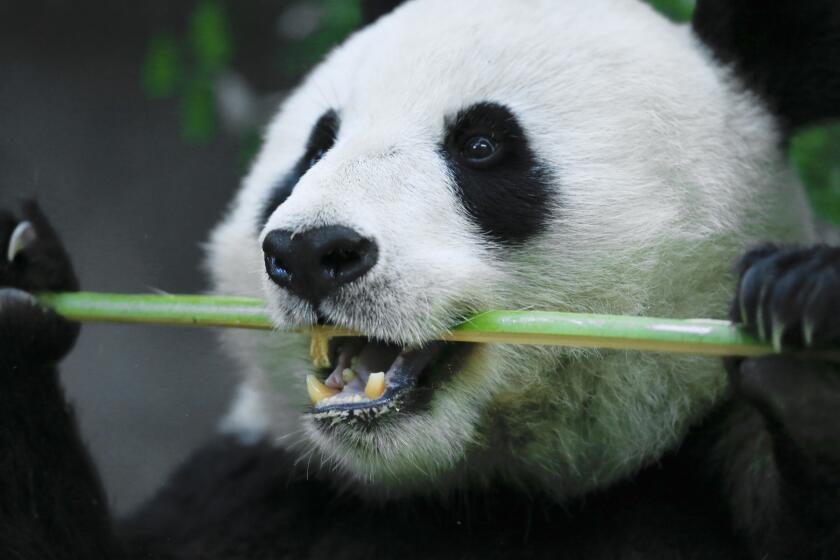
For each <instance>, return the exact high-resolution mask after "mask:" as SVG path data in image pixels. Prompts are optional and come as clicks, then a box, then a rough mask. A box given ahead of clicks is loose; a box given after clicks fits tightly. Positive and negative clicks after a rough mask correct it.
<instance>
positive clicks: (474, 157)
mask: <svg viewBox="0 0 840 560" xmlns="http://www.w3.org/2000/svg"><path fill="white" fill-rule="evenodd" d="M501 155H502V146H501V145H500V144H499V143H498V142H497V141H496V140H495V139H493V137H492V136H490V135H488V134H473V135H470V136H468V137H467V139H466V140H465V141H464V143H463V144H462V145H461V156H462V157H463V158H464V160H465V161H466V163H468V164H469V165H471V166H473V167H479V168H484V167H489V166H490V165H492V164H494V163H496V162H497V161H499V159H500V158H501Z"/></svg>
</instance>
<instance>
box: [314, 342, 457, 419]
mask: <svg viewBox="0 0 840 560" xmlns="http://www.w3.org/2000/svg"><path fill="white" fill-rule="evenodd" d="M470 346H471V345H470V344H464V343H452V342H440V341H432V342H429V343H428V344H426V345H425V346H423V347H420V348H401V347H399V346H396V345H393V344H389V343H385V342H380V341H376V340H372V339H368V338H365V337H337V338H334V339H332V340H331V341H330V348H329V354H330V368H328V369H324V370H322V372H321V373H322V375H323V376H324V377H325V379H324V380H323V381H322V380H321V379H319V378H318V376H316V375H310V376H308V377H307V379H306V387H307V390H308V391H309V397H310V400H311V401H312V411H311V414H312V415H313V416H315V417H316V418H324V419H326V418H333V419H336V418H354V419H365V420H369V419H373V418H376V417H378V416H381V415H382V414H385V413H386V412H388V411H390V410H395V411H400V410H401V408H406V409H411V408H412V407H416V406H418V405H419V404H421V403H422V401H423V395H424V394H425V395H426V396H428V395H429V394H430V393H431V391H432V390H433V389H434V387H435V386H437V385H438V384H439V383H441V382H443V381H445V380H446V379H448V378H449V377H451V376H452V375H453V374H454V373H455V372H456V371H457V370H458V369H459V366H460V364H461V362H462V360H463V357H464V355H465V354H466V352H467V350H468V349H469V347H470Z"/></svg>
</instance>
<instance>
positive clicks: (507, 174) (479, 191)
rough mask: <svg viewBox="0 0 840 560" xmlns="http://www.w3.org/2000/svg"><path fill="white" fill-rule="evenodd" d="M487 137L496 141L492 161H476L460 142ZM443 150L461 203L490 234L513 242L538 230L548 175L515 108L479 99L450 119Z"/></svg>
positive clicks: (548, 208) (546, 208)
mask: <svg viewBox="0 0 840 560" xmlns="http://www.w3.org/2000/svg"><path fill="white" fill-rule="evenodd" d="M477 135H478V136H485V137H487V138H489V139H492V140H493V141H494V142H495V143H496V144H497V145H498V146H499V150H500V152H499V155H498V157H496V158H494V159H493V161H492V164H490V165H482V166H475V165H472V164H471V163H470V162H469V161H468V160H467V158H465V157H464V153H463V151H464V144H465V142H467V141H468V140H469V139H470V138H473V137H475V136H477ZM442 151H443V154H444V157H445V159H446V161H447V163H448V165H449V168H450V170H451V172H452V175H453V177H454V178H455V182H456V185H457V188H458V194H459V195H460V197H461V200H462V201H463V205H464V208H465V209H466V211H467V213H468V214H469V216H470V217H471V218H472V219H473V221H474V222H475V224H476V225H477V226H478V227H479V229H480V230H481V232H482V233H483V234H484V235H486V236H487V238H488V239H490V240H492V241H495V242H497V243H499V244H502V245H516V244H519V243H522V242H524V241H527V240H528V239H529V238H531V237H533V236H534V235H536V234H538V233H540V232H541V231H542V230H543V229H544V228H545V225H546V221H547V220H548V216H549V215H550V214H551V213H553V212H554V211H555V209H554V208H552V204H551V200H550V199H551V196H550V193H549V189H550V184H551V178H550V176H549V173H548V171H547V170H546V169H545V168H544V167H543V166H542V165H541V164H540V162H539V160H538V159H537V157H536V156H535V155H534V152H533V151H532V150H531V148H530V146H529V145H528V138H527V137H526V135H525V131H524V130H523V129H522V126H521V125H520V124H519V121H518V120H517V118H516V117H515V116H514V115H513V113H512V112H511V111H510V110H509V109H508V108H507V107H504V106H503V105H499V104H497V103H478V104H476V105H473V106H471V107H469V108H467V109H464V110H463V111H461V112H460V113H458V115H457V116H455V117H454V118H452V119H450V120H449V122H447V126H446V137H445V139H444V145H443V150H442Z"/></svg>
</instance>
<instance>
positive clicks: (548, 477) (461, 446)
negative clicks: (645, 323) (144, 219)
mask: <svg viewBox="0 0 840 560" xmlns="http://www.w3.org/2000/svg"><path fill="white" fill-rule="evenodd" d="M480 101H494V102H499V103H502V104H504V105H506V106H507V107H509V108H510V109H511V110H512V111H513V112H514V114H515V115H517V117H518V118H519V119H520V122H521V123H522V125H523V128H524V130H525V131H526V134H527V136H528V139H529V141H530V143H531V146H532V148H533V149H534V150H535V152H536V153H537V155H538V157H539V158H540V159H541V160H542V161H544V162H546V163H547V164H548V165H550V166H551V168H552V169H553V170H554V171H555V173H556V178H557V181H556V184H554V185H552V188H553V196H554V200H555V203H554V205H553V206H552V216H553V219H552V220H551V223H550V226H549V228H548V231H547V232H546V233H545V234H544V235H541V236H540V237H538V238H536V239H534V240H533V241H531V242H530V243H528V244H527V245H526V246H524V247H523V248H521V249H504V250H501V249H499V248H497V247H494V246H492V245H491V244H489V243H488V242H487V241H486V240H485V239H484V238H482V237H481V235H480V234H479V233H478V232H477V229H476V227H475V226H474V225H472V224H471V222H470V221H469V220H468V219H467V216H466V214H465V212H464V210H463V208H462V206H461V204H460V203H459V201H458V199H457V197H456V195H455V190H454V186H453V184H452V180H451V177H450V176H449V173H448V171H447V168H446V166H445V164H444V162H443V161H442V159H441V158H440V156H439V153H438V150H439V146H440V143H441V141H442V135H443V131H444V119H445V118H447V117H451V116H453V115H454V114H456V113H457V112H458V111H459V110H460V109H462V108H465V107H467V106H469V105H471V104H473V103H476V102H480ZM330 108H334V109H336V110H337V111H339V113H340V117H341V128H340V131H339V134H338V139H337V142H336V145H335V146H334V148H333V149H332V150H330V151H329V152H328V153H327V154H326V156H325V157H324V158H323V159H322V160H321V161H320V162H319V163H317V164H316V165H315V166H314V167H313V168H312V169H311V170H310V171H309V172H308V173H307V174H306V175H305V176H304V177H303V178H302V179H301V181H300V182H299V183H298V185H297V186H296V188H295V190H294V192H293V194H292V195H291V196H290V198H289V199H288V200H287V201H286V202H285V203H284V204H282V205H281V206H280V207H279V208H278V209H277V210H276V211H275V212H274V213H273V215H272V216H271V218H270V220H269V222H268V224H267V226H266V227H265V228H264V229H263V230H262V231H257V222H258V216H259V214H260V212H261V210H262V207H263V201H264V200H265V199H266V198H267V196H268V192H269V190H270V188H271V186H272V185H273V184H275V183H276V182H277V181H278V179H279V178H281V177H282V176H283V175H284V174H286V173H287V172H288V170H289V169H290V168H291V167H292V166H293V164H294V162H295V161H296V160H297V159H298V158H299V157H300V156H301V154H302V152H303V150H304V148H303V146H304V145H305V142H306V140H307V137H308V136H309V133H310V130H311V128H312V126H313V124H314V123H315V121H316V120H317V119H318V117H319V116H320V115H321V114H323V113H324V112H325V111H326V110H328V109H330ZM778 143H779V136H778V133H777V131H776V128H775V124H774V122H773V120H772V119H771V117H770V115H769V114H768V113H767V111H766V110H765V109H764V108H763V107H762V105H761V103H760V102H759V101H758V100H757V99H756V98H755V97H754V96H753V95H751V94H749V93H748V92H746V91H744V90H743V89H742V88H741V87H740V86H739V84H738V82H737V81H736V80H735V79H734V78H733V77H732V76H730V75H729V73H728V71H727V70H726V69H724V68H721V67H719V66H718V65H716V64H715V63H714V62H713V61H712V59H711V56H710V55H709V54H708V53H707V52H706V51H705V49H704V48H703V47H702V45H700V44H699V42H698V41H697V40H696V39H695V38H694V37H693V36H692V34H691V32H690V30H689V29H687V28H686V27H683V26H678V25H674V24H672V23H670V22H668V21H666V20H665V19H664V18H662V17H661V16H659V15H657V14H655V13H654V12H653V11H652V10H651V9H650V8H649V7H647V6H646V5H643V4H641V3H640V2H637V1H636V0H567V1H565V2H556V1H553V0H517V1H513V0H460V1H459V2H451V1H448V0H414V1H412V2H409V3H407V4H405V5H403V6H402V7H401V8H399V9H397V10H396V11H395V12H394V13H392V14H391V15H389V16H386V17H384V18H382V19H381V20H380V21H379V22H377V23H376V24H374V25H372V26H370V27H368V28H366V29H364V30H363V31H361V32H359V33H357V34H356V35H354V36H353V37H352V38H351V39H349V40H348V41H347V42H346V43H345V44H344V45H343V46H341V47H340V48H338V49H337V50H335V51H334V52H333V53H332V54H331V55H330V56H329V57H328V58H327V60H326V61H325V62H324V63H322V64H321V65H320V66H319V67H318V68H316V69H315V71H314V72H313V73H312V74H311V75H310V76H309V78H308V79H307V80H306V81H305V83H304V84H303V85H302V86H301V87H300V89H298V90H297V92H296V93H295V94H294V95H292V96H291V97H290V98H289V99H288V100H287V101H286V102H285V104H284V106H283V108H282V110H281V111H280V113H279V115H278V116H277V118H276V119H275V120H274V121H273V123H272V124H271V126H270V127H269V128H268V130H267V133H266V136H265V145H264V147H263V149H262V152H261V154H260V156H259V158H258V159H257V161H256V163H255V165H254V167H253V169H252V171H251V173H250V174H249V176H248V177H247V179H246V180H245V183H244V186H243V188H242V190H241V192H240V193H239V195H238V196H237V198H236V200H235V201H234V203H233V206H232V207H231V210H230V211H229V213H228V215H227V216H226V217H225V219H224V220H223V221H222V223H221V224H220V225H219V226H218V228H217V229H216V230H215V232H214V233H213V236H212V238H211V241H210V244H209V246H208V249H209V260H208V262H209V267H210V270H211V271H212V274H213V278H214V281H215V290H216V291H218V292H220V293H226V294H237V295H250V296H259V297H265V298H267V299H268V301H269V302H270V308H271V312H272V317H273V319H274V321H275V322H276V324H277V326H278V327H279V328H286V327H291V326H299V325H306V324H309V323H310V322H311V321H312V320H313V318H314V314H313V310H312V309H311V308H309V306H308V305H307V304H304V303H303V302H301V301H299V300H297V299H296V298H295V297H294V296H292V295H290V294H287V293H285V292H283V291H281V290H280V289H278V288H277V287H276V286H274V285H273V284H272V283H271V282H269V280H268V279H267V277H266V275H265V273H264V270H263V264H262V253H261V250H260V245H261V244H260V241H261V239H262V237H263V236H264V235H265V234H266V233H267V232H268V231H270V230H272V229H276V228H283V229H291V230H293V231H305V230H307V229H309V228H313V227H317V226H320V225H326V224H330V225H345V226H349V227H352V228H354V229H356V230H358V231H360V232H361V233H363V234H364V235H366V236H369V237H372V238H374V239H375V240H376V242H377V244H378V245H379V248H380V258H379V262H378V264H377V265H376V267H375V268H374V269H373V270H372V271H371V273H370V274H368V275H367V276H365V277H364V278H363V279H361V280H360V281H358V282H355V283H353V284H351V285H349V286H348V287H347V288H346V290H345V291H344V292H343V293H342V294H341V296H340V297H339V298H336V299H333V300H329V301H327V302H326V303H325V304H324V306H323V308H322V312H324V313H326V314H327V315H328V316H330V317H331V318H332V319H333V320H334V321H337V322H339V323H341V324H343V325H346V326H349V327H352V328H357V329H360V330H362V331H363V332H366V333H368V334H369V335H371V336H377V337H382V338H387V339H390V340H393V341H397V342H400V343H403V344H417V343H422V342H423V341H425V340H428V339H429V338H430V337H432V336H433V335H434V334H436V333H438V332H439V331H441V330H442V329H444V328H445V327H446V326H447V325H449V324H450V323H452V322H453V321H454V320H456V319H457V318H458V317H460V316H462V315H464V314H466V313H470V312H474V311H478V310H483V309H531V308H534V309H556V310H571V311H584V312H602V313H621V314H633V315H651V316H668V317H696V316H703V317H723V316H724V314H725V309H726V305H727V302H728V301H729V299H730V298H731V295H732V286H733V282H732V278H731V277H730V275H729V266H730V264H731V262H732V260H733V259H734V258H735V256H736V255H738V254H739V253H740V252H741V251H743V250H744V248H746V247H747V246H749V245H750V244H751V243H753V242H755V241H758V240H765V239H771V240H777V241H808V240H811V239H812V238H813V236H814V230H813V225H812V219H811V216H810V213H809V211H808V209H807V206H806V203H805V200H804V197H803V194H802V192H801V188H800V187H799V185H798V184H797V182H796V180H795V179H794V177H793V175H792V173H791V171H790V170H789V169H788V166H787V163H786V162H785V158H784V156H783V154H782V153H781V151H780V150H779V148H778ZM226 336H227V342H228V343H229V345H230V347H231V349H232V350H233V352H234V353H235V354H236V355H237V356H238V357H239V359H240V361H241V362H242V364H243V370H244V372H245V373H246V376H247V378H248V379H249V383H251V384H252V387H255V388H256V389H255V390H256V392H255V393H252V396H254V395H258V396H259V398H260V399H261V400H262V404H261V405H260V408H261V410H262V411H263V412H264V415H260V416H259V418H258V419H257V420H254V418H252V419H251V420H250V421H245V422H243V425H248V424H249V422H250V423H251V424H253V423H254V421H256V422H257V423H260V422H265V423H266V425H267V426H268V431H269V432H270V433H271V434H273V435H274V436H276V437H277V438H278V442H279V443H280V444H282V445H289V446H292V447H296V448H299V449H301V450H302V453H303V456H304V457H308V458H309V459H313V458H314V459H315V460H318V461H321V462H326V463H328V464H330V465H332V466H334V467H335V468H336V469H338V470H339V471H341V473H343V474H342V475H341V476H339V477H337V478H338V479H341V480H342V481H346V480H348V479H349V480H350V481H353V482H354V483H355V484H356V485H357V486H360V487H363V488H366V489H367V490H369V491H370V492H371V493H374V494H377V495H393V494H398V493H401V492H407V491H431V490H432V489H433V488H444V489H445V488H447V487H449V486H452V485H461V484H466V483H470V482H480V481H482V480H486V479H489V478H492V477H506V478H509V479H512V480H514V481H516V482H517V483H519V484H522V485H525V486H530V487H540V488H544V489H547V490H549V491H551V492H554V493H555V495H556V496H558V498H563V497H567V496H571V495H575V494H580V493H582V492H586V491H588V490H590V489H592V488H596V487H601V486H603V485H605V484H608V483H610V482H612V481H614V480H616V479H619V478H622V477H625V476H628V475H630V474H632V473H633V472H635V471H636V470H638V469H639V468H640V467H642V466H643V465H645V464H647V463H650V462H651V461H653V460H655V459H656V458H657V457H659V456H661V454H662V453H663V452H665V451H666V450H667V449H669V448H671V447H673V446H674V445H676V444H677V443H678V442H679V440H680V439H681V437H682V435H683V434H684V433H685V431H686V429H687V428H688V427H689V426H690V425H691V424H692V423H693V422H695V421H696V420H697V419H698V418H699V417H700V416H702V415H703V414H704V413H705V412H706V411H708V410H709V408H710V407H711V406H712V405H713V404H714V403H715V402H716V401H717V399H718V398H719V397H720V395H721V394H722V391H723V389H724V376H723V372H722V368H721V365H720V363H719V361H718V360H714V359H708V358H695V357H671V356H660V355H653V354H635V353H629V352H616V351H604V352H595V351H580V350H563V349H554V348H544V347H543V348H537V347H530V348H529V347H514V346H503V345H498V346H486V347H483V348H481V349H480V351H478V352H476V353H475V355H474V356H473V357H472V359H471V360H469V362H468V363H467V364H466V366H465V367H464V369H463V370H462V371H460V372H458V374H457V375H456V376H455V377H454V378H453V379H451V380H450V381H449V382H447V383H446V384H445V385H444V386H442V387H441V388H439V389H438V390H437V391H436V393H435V397H434V400H433V402H432V406H431V409H430V411H428V412H427V413H420V414H416V415H413V416H402V417H398V418H396V420H397V421H395V422H393V423H392V424H390V425H388V426H387V429H382V430H378V431H373V432H371V433H361V432H357V431H355V430H352V429H351V428H349V427H346V429H342V430H339V433H340V434H341V435H339V436H329V437H328V436H326V435H325V434H324V433H323V432H321V431H319V430H318V428H317V427H316V426H315V424H314V423H312V422H311V421H310V420H309V419H308V418H307V417H306V416H305V415H302V414H301V412H302V411H303V410H305V406H306V393H305V390H304V388H303V374H302V373H301V371H305V370H306V369H307V368H308V366H307V365H306V357H307V353H306V344H305V342H306V341H305V340H300V337H295V336H289V335H280V334H274V333H271V334H265V333H263V334H260V333H251V332H248V333H228V334H227V335H226ZM290 345H291V347H290ZM291 362H294V363H296V364H297V365H294V364H292V363H291ZM235 416H236V415H234V417H235ZM230 425H231V424H230V423H229V424H228V426H230Z"/></svg>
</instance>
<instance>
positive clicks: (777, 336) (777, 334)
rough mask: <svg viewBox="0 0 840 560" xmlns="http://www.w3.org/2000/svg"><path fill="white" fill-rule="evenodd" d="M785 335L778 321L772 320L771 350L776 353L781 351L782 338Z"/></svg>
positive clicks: (783, 328) (782, 326) (783, 327)
mask: <svg viewBox="0 0 840 560" xmlns="http://www.w3.org/2000/svg"><path fill="white" fill-rule="evenodd" d="M784 334H785V325H784V323H782V322H781V321H779V320H778V319H774V320H773V349H774V350H775V351H776V352H781V351H782V337H783V336H784Z"/></svg>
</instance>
